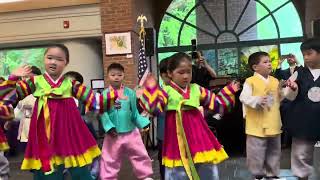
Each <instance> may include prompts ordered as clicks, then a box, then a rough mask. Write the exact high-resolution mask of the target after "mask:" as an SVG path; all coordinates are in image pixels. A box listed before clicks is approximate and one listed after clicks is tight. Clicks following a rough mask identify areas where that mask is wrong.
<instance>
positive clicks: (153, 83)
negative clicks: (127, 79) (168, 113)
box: [144, 74, 158, 88]
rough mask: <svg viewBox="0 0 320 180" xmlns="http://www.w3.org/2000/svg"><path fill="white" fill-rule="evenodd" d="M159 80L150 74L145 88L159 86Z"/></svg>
mask: <svg viewBox="0 0 320 180" xmlns="http://www.w3.org/2000/svg"><path fill="white" fill-rule="evenodd" d="M157 84H158V82H157V79H156V78H155V77H154V76H153V74H148V76H147V79H146V81H145V82H144V85H145V87H148V88H153V87H155V86H157Z"/></svg>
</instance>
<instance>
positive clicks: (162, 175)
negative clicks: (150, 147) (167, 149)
mask: <svg viewBox="0 0 320 180" xmlns="http://www.w3.org/2000/svg"><path fill="white" fill-rule="evenodd" d="M162 145H163V141H162V140H159V139H158V161H159V169H160V176H161V180H164V171H165V167H164V165H162Z"/></svg>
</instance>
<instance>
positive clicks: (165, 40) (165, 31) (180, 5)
mask: <svg viewBox="0 0 320 180" xmlns="http://www.w3.org/2000/svg"><path fill="white" fill-rule="evenodd" d="M194 5H195V0H174V1H173V2H172V3H171V5H170V7H169V8H168V10H167V12H168V13H170V14H173V15H175V16H176V17H178V18H179V19H180V20H181V21H183V19H184V17H185V16H186V15H187V13H188V12H189V11H190V10H191V8H193V7H194ZM188 22H190V23H191V24H196V23H195V22H196V14H195V12H192V13H191V14H190V16H189V18H188ZM181 24H182V23H181V22H180V21H178V20H177V19H175V18H173V17H171V16H169V15H165V16H164V17H163V19H162V22H161V26H160V30H159V36H158V37H159V38H158V47H168V46H177V45H178V34H179V29H180V26H181ZM181 35H182V36H181V44H186V43H187V44H189V45H190V44H191V42H190V37H193V38H194V37H196V29H194V28H192V27H190V26H186V25H185V26H184V29H183V33H182V34H181ZM184 37H186V38H184Z"/></svg>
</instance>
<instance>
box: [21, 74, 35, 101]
mask: <svg viewBox="0 0 320 180" xmlns="http://www.w3.org/2000/svg"><path fill="white" fill-rule="evenodd" d="M35 89H36V87H35V84H34V78H33V77H31V78H29V79H26V80H21V81H18V82H17V84H16V91H17V95H18V97H19V99H24V98H25V97H27V96H29V95H30V94H32V93H33V92H34V91H35Z"/></svg>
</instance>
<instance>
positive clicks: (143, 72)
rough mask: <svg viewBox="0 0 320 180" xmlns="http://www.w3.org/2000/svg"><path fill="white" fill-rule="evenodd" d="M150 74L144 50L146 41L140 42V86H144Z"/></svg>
mask: <svg viewBox="0 0 320 180" xmlns="http://www.w3.org/2000/svg"><path fill="white" fill-rule="evenodd" d="M148 73H149V68H148V63H147V59H146V54H145V50H144V41H143V40H141V41H140V49H139V62H138V78H139V85H140V86H142V85H143V83H144V81H145V80H146V78H147V75H148Z"/></svg>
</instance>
